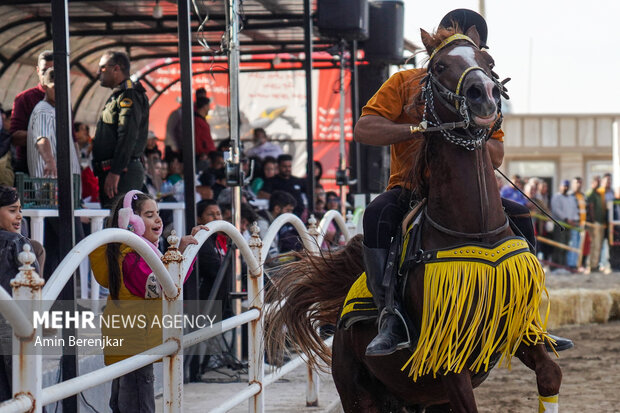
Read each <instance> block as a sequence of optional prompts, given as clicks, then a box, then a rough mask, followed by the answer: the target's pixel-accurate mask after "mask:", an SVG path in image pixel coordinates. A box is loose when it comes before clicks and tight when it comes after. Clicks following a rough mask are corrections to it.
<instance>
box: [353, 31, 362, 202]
mask: <svg viewBox="0 0 620 413" xmlns="http://www.w3.org/2000/svg"><path fill="white" fill-rule="evenodd" d="M358 79H359V77H358V73H357V40H353V41H352V42H351V112H352V117H353V122H352V127H353V128H355V123H357V120H358V119H359V116H360V108H359V100H360V97H359V85H358ZM361 149H362V148H361V146H360V143H359V142H355V192H357V193H358V194H359V193H361V192H362V179H361V176H362V154H361V152H360V151H361Z"/></svg>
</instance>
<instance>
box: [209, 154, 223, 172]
mask: <svg viewBox="0 0 620 413" xmlns="http://www.w3.org/2000/svg"><path fill="white" fill-rule="evenodd" d="M209 163H210V165H209V169H210V170H211V171H216V170H218V169H222V168H224V167H225V166H226V161H224V152H222V151H220V150H219V149H218V150H216V151H213V152H209Z"/></svg>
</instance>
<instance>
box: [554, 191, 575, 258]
mask: <svg viewBox="0 0 620 413" xmlns="http://www.w3.org/2000/svg"><path fill="white" fill-rule="evenodd" d="M568 187H569V182H568V180H564V181H562V183H561V185H560V188H559V192H558V193H556V194H555V195H553V198H551V212H552V213H553V215H554V216H555V218H556V219H558V220H559V221H561V222H563V223H564V226H565V230H564V231H562V230H561V228H560V227H556V228H555V229H554V231H553V236H554V237H553V239H554V240H555V241H557V242H559V243H561V244H564V245H568V244H569V241H570V229H571V228H570V227H572V226H575V225H576V224H577V223H578V221H579V210H578V209H577V200H576V199H575V197H574V196H572V195H571V194H569V193H568ZM552 260H553V262H554V263H556V264H558V265H566V264H567V262H566V251H565V250H563V249H561V248H557V247H556V248H554V250H553V255H552Z"/></svg>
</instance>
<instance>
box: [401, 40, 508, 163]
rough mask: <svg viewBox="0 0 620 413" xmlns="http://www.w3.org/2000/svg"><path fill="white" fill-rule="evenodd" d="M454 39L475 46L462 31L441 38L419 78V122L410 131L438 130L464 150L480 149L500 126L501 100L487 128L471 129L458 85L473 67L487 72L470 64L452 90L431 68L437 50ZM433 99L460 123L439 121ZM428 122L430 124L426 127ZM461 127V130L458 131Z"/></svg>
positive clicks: (465, 105) (495, 78) (467, 107)
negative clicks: (423, 73) (422, 98)
mask: <svg viewBox="0 0 620 413" xmlns="http://www.w3.org/2000/svg"><path fill="white" fill-rule="evenodd" d="M456 40H465V41H467V42H469V43H471V44H472V45H473V46H474V47H475V48H476V49H478V45H476V43H475V42H474V41H473V40H472V39H471V38H470V37H468V36H466V35H464V34H460V33H457V34H454V35H452V36H450V37H448V38H447V39H445V40H444V41H443V42H441V44H440V45H439V46H437V47H436V48H435V50H434V51H433V53H432V54H431V56H430V58H429V64H428V67H429V69H428V71H427V74H426V76H425V77H424V78H423V79H422V80H421V81H420V84H422V85H423V86H422V96H423V97H424V112H423V116H422V122H420V124H419V125H418V126H416V127H413V128H412V132H420V133H429V132H437V131H438V132H440V133H441V134H442V135H443V137H444V138H445V139H446V140H447V141H449V142H450V143H453V144H455V145H458V146H461V147H463V148H465V149H467V150H470V151H473V150H475V149H480V148H482V144H483V143H484V141H486V140H487V139H489V137H490V136H491V135H492V134H493V133H494V132H495V131H496V130H498V129H499V128H500V127H501V123H502V120H503V116H502V111H501V99H500V102H499V103H498V105H497V114H498V116H499V119H498V120H497V121H496V122H495V123H494V124H493V126H492V127H490V128H478V127H475V128H472V127H471V126H472V125H473V124H472V122H471V118H470V110H469V106H470V105H469V101H468V98H467V97H466V96H463V95H461V86H462V84H463V81H464V80H465V77H466V76H467V75H468V74H469V73H471V72H472V71H474V70H481V71H483V72H484V73H485V74H487V71H486V70H485V69H483V68H482V67H480V66H470V67H468V68H466V69H465V70H464V71H463V73H461V76H460V77H459V81H458V83H457V86H456V90H455V91H454V92H452V91H451V90H450V89H448V88H447V87H445V86H444V85H443V84H442V83H441V82H440V81H439V79H437V77H436V75H434V74H433V72H432V70H431V62H432V61H433V59H434V58H435V56H436V55H437V53H438V52H439V51H440V50H442V49H443V48H445V47H446V46H448V45H449V44H451V43H452V42H454V41H456ZM491 74H492V76H489V77H490V79H491V80H492V81H493V83H495V85H496V86H497V87H498V88H499V90H500V92H501V94H502V95H504V96H506V97H507V95H506V93H505V88H504V84H505V83H506V82H507V80H506V81H503V82H500V81H498V79H497V76H496V75H495V73H493V72H492V71H491ZM435 99H437V100H438V101H439V102H440V103H441V105H442V106H444V107H445V108H447V109H448V110H450V111H451V112H452V113H454V114H456V115H457V116H458V117H460V118H461V119H462V121H460V122H443V121H442V120H441V118H440V117H439V114H438V113H437V111H436V109H435ZM429 125H430V126H429ZM460 130H462V132H461V131H460Z"/></svg>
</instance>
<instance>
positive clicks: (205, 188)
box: [196, 169, 215, 200]
mask: <svg viewBox="0 0 620 413" xmlns="http://www.w3.org/2000/svg"><path fill="white" fill-rule="evenodd" d="M213 185H215V175H214V174H213V173H212V172H211V171H209V170H208V169H207V170H204V171H202V173H201V174H200V175H199V176H198V185H197V186H196V192H198V195H200V199H201V200H207V199H214V198H213Z"/></svg>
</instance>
